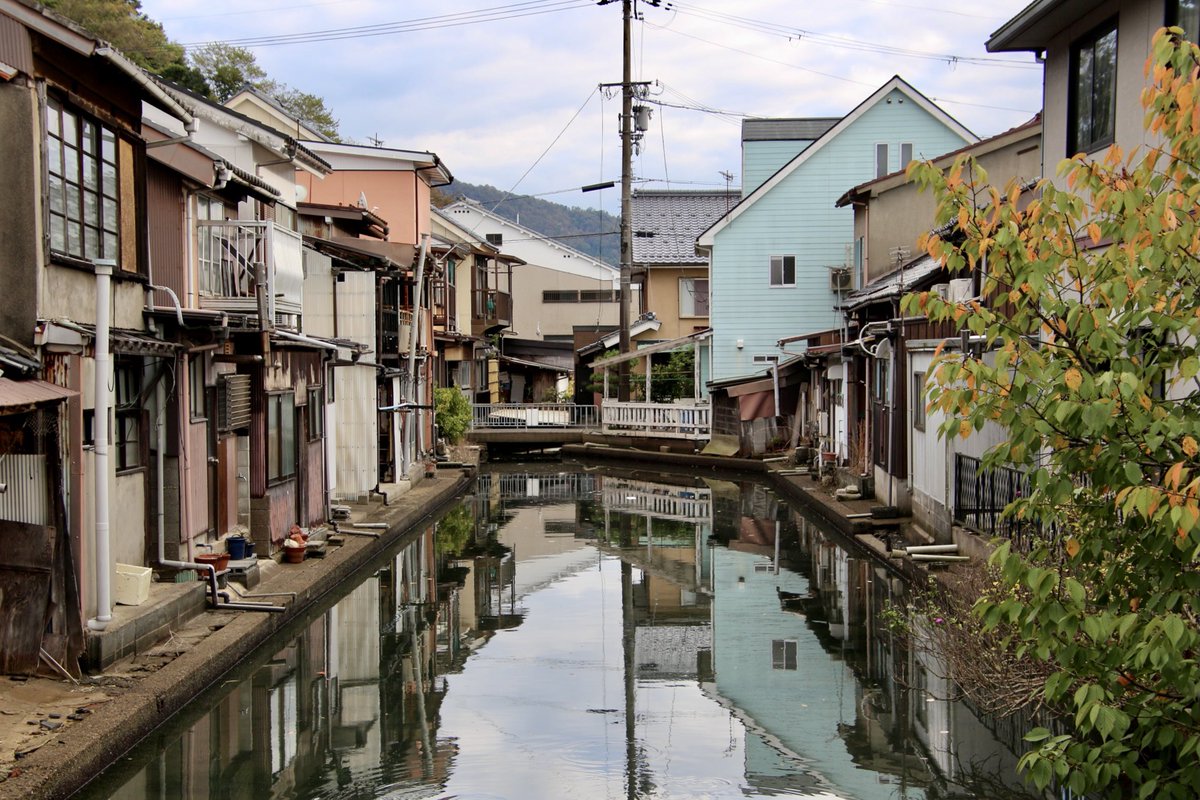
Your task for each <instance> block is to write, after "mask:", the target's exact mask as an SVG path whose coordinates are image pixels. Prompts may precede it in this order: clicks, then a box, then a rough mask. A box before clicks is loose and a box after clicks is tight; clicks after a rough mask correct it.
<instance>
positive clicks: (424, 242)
mask: <svg viewBox="0 0 1200 800" xmlns="http://www.w3.org/2000/svg"><path fill="white" fill-rule="evenodd" d="M428 246H429V234H428V233H423V234H421V247H420V249H419V251H418V252H417V282H416V286H415V287H413V307H412V322H411V323H409V326H410V327H409V332H408V333H409V335H408V391H407V392H405V397H404V399H405V400H407V401H409V402H413V403H419V402H420V395H419V394H418V392H417V320H418V319H419V318H420V315H421V287H422V286H424V284H425V250H426V248H427V247H428ZM414 419H415V421H416V424H417V425H419V424H420V422H421V414H420V411H416V412H414V416H413V417H411V418H408V419H405V421H404V452H403V453H402V454H401V462H400V463H401V471H402V472H403V473H404V475H405V476H407V475H408V472H409V470H410V469H411V468H412V464H413V462H414V460H415V456H416V454H415V453H413V452H412V446H413V441H414V438H413V432H414V426H413V420H414Z"/></svg>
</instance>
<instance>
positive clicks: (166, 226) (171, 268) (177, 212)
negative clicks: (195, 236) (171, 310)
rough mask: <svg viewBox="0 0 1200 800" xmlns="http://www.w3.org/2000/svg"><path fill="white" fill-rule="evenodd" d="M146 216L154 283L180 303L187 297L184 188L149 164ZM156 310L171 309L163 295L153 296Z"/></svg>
mask: <svg viewBox="0 0 1200 800" xmlns="http://www.w3.org/2000/svg"><path fill="white" fill-rule="evenodd" d="M146 166H147V169H146V178H147V180H146V212H147V218H148V220H149V225H148V226H147V228H148V229H149V238H150V269H151V270H152V271H153V272H152V275H153V278H154V283H155V284H156V285H158V286H168V287H170V288H171V289H172V290H173V291H174V292H175V296H176V297H179V298H180V299H181V300H183V299H184V298H186V297H187V295H186V289H187V265H186V263H185V261H184V252H185V248H184V230H183V227H184V226H183V218H184V214H183V198H184V195H183V187H182V185H181V184H180V181H179V178H178V176H176V175H175V174H174V173H173V172H171V171H170V170H168V169H166V168H165V167H162V166H160V165H159V164H157V163H155V162H153V161H148V162H147V165H146ZM154 304H155V305H156V306H169V305H172V300H171V299H170V297H168V296H167V294H166V292H155V293H154Z"/></svg>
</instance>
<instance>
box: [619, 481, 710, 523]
mask: <svg viewBox="0 0 1200 800" xmlns="http://www.w3.org/2000/svg"><path fill="white" fill-rule="evenodd" d="M603 497H604V507H605V508H607V509H610V510H612V511H629V512H634V513H638V514H644V515H646V516H649V517H653V518H655V519H671V520H678V521H680V522H703V523H709V524H711V523H712V518H713V508H712V490H711V489H707V488H699V487H692V486H670V485H668V484H665V483H652V482H650V481H639V480H632V479H626V478H606V479H605V481H604V493H603Z"/></svg>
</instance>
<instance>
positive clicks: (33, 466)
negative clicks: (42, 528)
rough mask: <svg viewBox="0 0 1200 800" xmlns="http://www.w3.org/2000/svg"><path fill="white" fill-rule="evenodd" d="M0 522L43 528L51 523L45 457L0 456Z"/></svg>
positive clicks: (27, 455)
mask: <svg viewBox="0 0 1200 800" xmlns="http://www.w3.org/2000/svg"><path fill="white" fill-rule="evenodd" d="M0 484H4V485H5V486H7V487H8V488H7V489H6V490H5V491H4V492H2V493H0V519H4V520H11V521H13V522H24V523H28V524H30V525H45V524H47V523H49V522H50V517H49V508H48V507H47V503H46V498H48V497H49V496H50V495H49V492H48V489H47V486H46V457H45V456H44V455H34V454H32V453H8V454H7V455H3V456H0Z"/></svg>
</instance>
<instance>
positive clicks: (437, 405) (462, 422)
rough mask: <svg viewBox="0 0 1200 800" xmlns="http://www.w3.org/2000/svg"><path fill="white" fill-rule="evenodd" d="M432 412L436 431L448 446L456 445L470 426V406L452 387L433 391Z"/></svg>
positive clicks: (461, 394)
mask: <svg viewBox="0 0 1200 800" xmlns="http://www.w3.org/2000/svg"><path fill="white" fill-rule="evenodd" d="M433 412H434V415H435V419H436V420H437V425H438V430H439V431H440V432H441V435H442V436H444V437H445V438H446V441H448V442H450V444H457V443H458V442H459V441H460V440H461V439H462V437H463V434H464V433H466V432H467V428H468V427H470V425H471V404H470V403H468V402H467V398H466V397H465V396H464V395H463V393H462V392H461V391H460V390H458V389H456V388H454V387H453V386H448V387H446V388H442V389H434V390H433Z"/></svg>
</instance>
